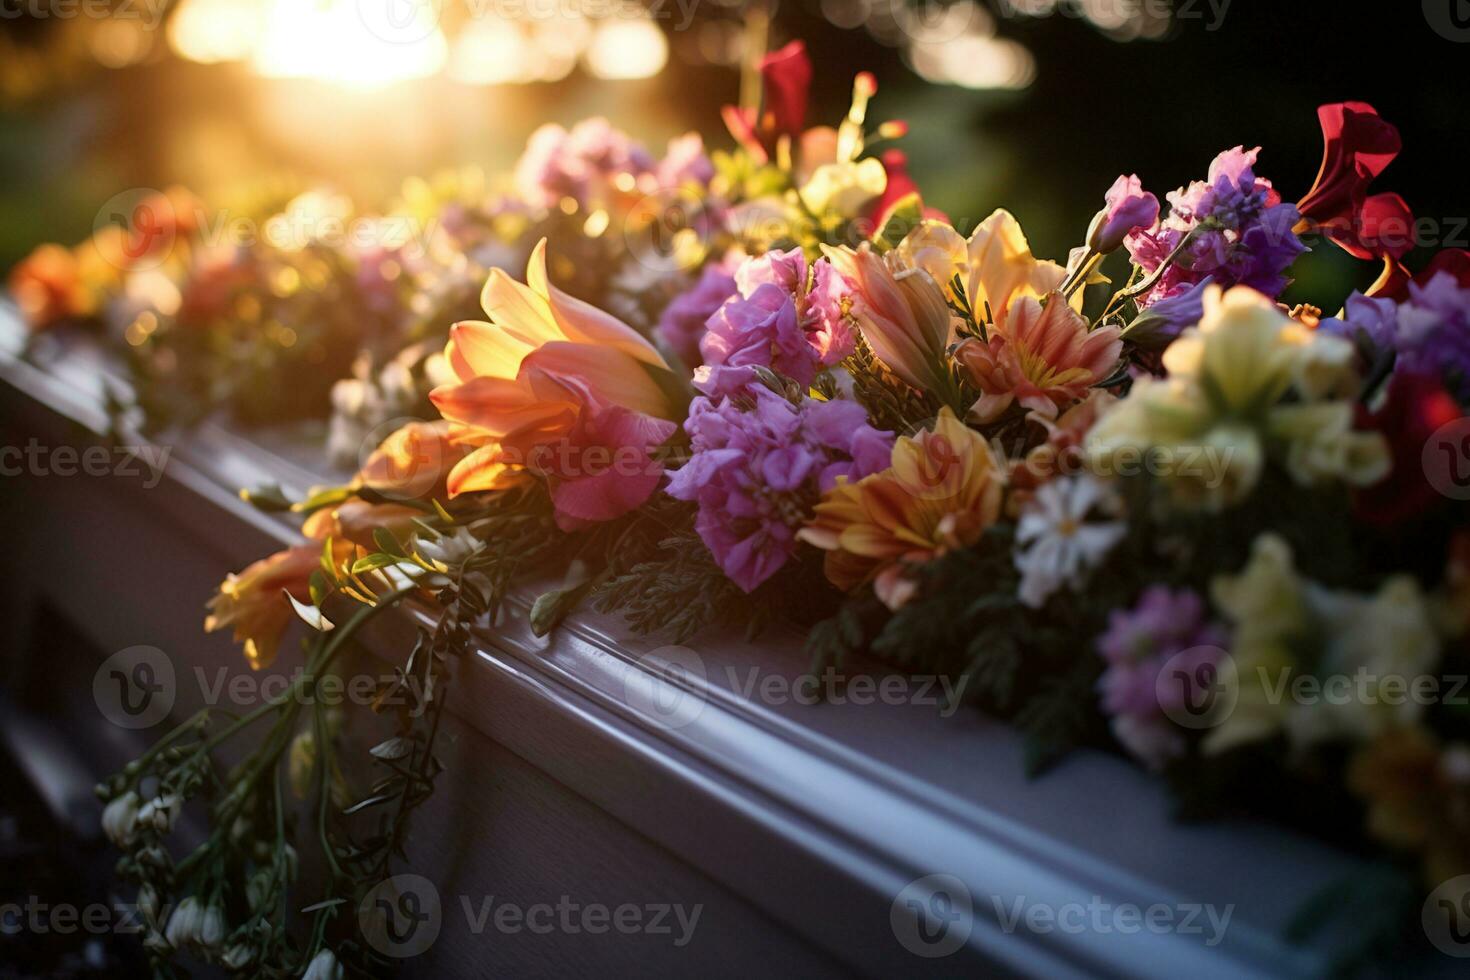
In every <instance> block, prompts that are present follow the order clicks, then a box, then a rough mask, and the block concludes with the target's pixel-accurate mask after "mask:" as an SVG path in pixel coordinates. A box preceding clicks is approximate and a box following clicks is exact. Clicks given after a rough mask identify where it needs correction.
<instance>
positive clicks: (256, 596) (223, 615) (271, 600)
mask: <svg viewBox="0 0 1470 980" xmlns="http://www.w3.org/2000/svg"><path fill="white" fill-rule="evenodd" d="M333 548H334V550H336V551H340V552H342V554H341V555H339V556H338V560H339V561H340V560H341V558H343V557H345V554H346V552H347V551H350V550H351V548H352V545H350V544H347V543H346V542H343V543H341V544H337V543H335V542H334V544H333ZM321 554H322V549H321V548H320V546H318V545H316V544H302V545H297V546H296V547H294V548H287V549H286V550H284V551H278V552H276V553H275V554H273V555H271V556H269V557H267V558H262V559H260V560H259V561H257V562H255V563H253V564H251V565H250V566H249V567H247V568H246V569H245V570H244V571H242V572H240V573H239V574H234V573H231V574H230V575H229V576H228V577H227V578H226V579H225V580H224V581H223V582H222V583H220V587H219V591H218V592H216V593H215V596H214V598H213V599H211V600H209V616H208V617H206V618H205V620H204V631H205V632H206V633H213V632H214V631H215V630H217V629H223V628H224V627H226V626H233V627H234V628H235V642H237V643H244V644H245V659H246V660H248V661H249V662H250V666H251V667H252V668H253V669H255V670H259V669H261V668H262V667H269V666H270V665H271V664H272V663H273V662H274V661H275V659H276V649H277V647H279V646H280V642H281V634H283V633H285V632H286V626H287V625H288V624H289V623H290V622H291V618H292V615H293V613H292V612H291V606H290V603H288V602H287V601H286V597H285V596H284V595H282V594H281V593H282V592H286V593H289V594H290V595H291V597H292V598H294V599H295V600H296V601H297V602H310V601H311V591H310V588H309V583H310V580H311V573H312V572H313V571H315V570H316V569H317V567H318V566H319V563H320V561H321Z"/></svg>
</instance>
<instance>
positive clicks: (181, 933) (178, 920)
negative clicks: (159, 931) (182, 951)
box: [163, 895, 204, 949]
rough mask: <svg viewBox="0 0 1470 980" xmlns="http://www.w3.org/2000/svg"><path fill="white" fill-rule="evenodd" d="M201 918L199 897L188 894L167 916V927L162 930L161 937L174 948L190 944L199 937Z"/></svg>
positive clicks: (201, 911)
mask: <svg viewBox="0 0 1470 980" xmlns="http://www.w3.org/2000/svg"><path fill="white" fill-rule="evenodd" d="M203 920H204V908H203V907H202V906H201V905H200V904H199V899H197V898H195V897H194V896H193V895H190V896H189V897H188V898H186V899H184V900H183V901H182V902H180V903H179V907H178V908H176V909H174V913H173V915H170V916H169V917H168V928H167V929H165V930H164V933H163V937H164V939H165V940H167V941H168V944H169V945H170V946H172V947H174V948H175V949H178V948H181V947H183V946H187V945H191V944H193V943H194V941H195V940H196V939H197V938H198V937H199V928H200V926H201V925H202V923H203Z"/></svg>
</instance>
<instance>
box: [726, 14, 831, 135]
mask: <svg viewBox="0 0 1470 980" xmlns="http://www.w3.org/2000/svg"><path fill="white" fill-rule="evenodd" d="M758 67H759V69H760V73H761V81H762V83H763V86H764V96H763V99H764V106H763V108H762V111H761V113H760V115H759V116H757V114H756V112H755V110H753V109H748V108H740V107H738V106H733V105H727V106H725V107H724V109H723V110H721V115H722V116H723V117H724V120H725V126H726V128H728V129H729V130H730V135H731V136H733V137H735V141H736V142H737V143H739V144H740V145H741V146H743V147H745V149H746V150H747V151H748V152H749V153H750V154H751V156H753V157H755V158H756V159H757V160H759V161H760V162H761V163H764V162H765V161H767V160H769V159H770V156H771V153H772V151H774V150H775V148H776V142H777V140H779V139H780V138H781V137H782V136H790V137H791V138H792V140H793V141H795V140H796V139H798V138H799V137H800V136H801V131H802V127H803V126H805V125H806V106H807V94H808V91H809V89H810V88H811V84H812V63H811V59H810V58H808V57H807V53H806V44H805V43H804V42H802V41H792V42H791V43H790V44H788V45H786V46H785V47H784V48H782V49H781V50H779V51H772V52H771V53H770V54H767V55H766V56H765V57H763V58H762V59H761V60H760V64H759V66H758Z"/></svg>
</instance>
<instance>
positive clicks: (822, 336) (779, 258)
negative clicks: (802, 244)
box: [735, 248, 855, 367]
mask: <svg viewBox="0 0 1470 980" xmlns="http://www.w3.org/2000/svg"><path fill="white" fill-rule="evenodd" d="M735 283H736V285H738V286H739V287H740V292H741V294H742V295H745V296H749V295H750V294H751V293H753V292H754V291H755V290H756V288H757V287H759V286H761V285H763V284H765V283H771V284H773V285H777V286H780V287H781V288H782V289H784V290H786V292H787V293H789V294H790V295H791V298H792V300H793V301H794V302H795V303H796V314H797V319H798V322H799V324H800V326H801V330H802V332H803V333H805V334H806V337H807V341H808V342H809V343H810V344H811V345H812V347H813V348H814V349H815V350H816V352H817V358H818V360H819V361H820V362H821V364H822V366H823V367H831V366H832V365H834V364H837V363H839V362H841V361H842V359H843V358H845V357H847V355H849V354H851V353H852V351H853V346H854V344H855V341H854V339H853V336H852V328H851V327H849V326H848V324H847V320H846V319H844V318H843V315H842V309H843V302H844V300H845V299H846V298H847V297H848V296H849V295H850V294H851V292H852V290H851V289H850V288H849V287H848V285H847V281H846V280H845V279H843V278H842V276H841V275H840V274H838V272H837V270H836V269H834V268H832V265H831V263H829V262H828V261H827V260H826V259H818V260H817V261H816V262H813V263H811V264H810V265H808V263H807V260H806V256H805V255H803V254H802V251H801V249H799V248H793V249H790V250H789V251H785V252H767V253H766V254H765V255H762V256H761V257H760V258H756V259H749V260H748V261H746V262H745V263H744V264H743V265H741V267H740V269H739V270H738V271H737V272H736V273H735Z"/></svg>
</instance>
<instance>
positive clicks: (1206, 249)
mask: <svg viewBox="0 0 1470 980" xmlns="http://www.w3.org/2000/svg"><path fill="white" fill-rule="evenodd" d="M1259 153H1260V147H1257V148H1255V149H1253V150H1246V149H1244V148H1242V147H1239V146H1237V147H1235V148H1234V149H1231V150H1226V151H1224V152H1223V153H1221V154H1220V155H1219V156H1217V157H1215V159H1214V161H1213V162H1212V163H1211V164H1210V171H1209V175H1208V178H1207V179H1206V180H1204V181H1195V182H1194V183H1192V184H1190V185H1189V186H1188V187H1187V188H1180V189H1178V190H1176V191H1172V192H1170V193H1169V195H1168V199H1169V215H1168V217H1167V218H1165V219H1164V220H1163V221H1161V222H1158V223H1156V224H1155V225H1154V226H1153V227H1151V228H1146V229H1141V230H1137V231H1134V233H1133V234H1131V235H1129V236H1128V237H1127V238H1126V240H1125V241H1124V244H1125V245H1126V246H1127V247H1128V253H1129V254H1130V255H1131V256H1132V257H1133V261H1134V262H1135V263H1137V264H1138V265H1139V266H1140V267H1142V268H1143V270H1144V271H1145V272H1147V273H1154V272H1155V271H1157V270H1158V269H1159V268H1160V267H1161V266H1163V265H1164V264H1165V263H1166V262H1168V263H1169V264H1168V267H1167V268H1166V269H1164V271H1163V272H1162V273H1161V274H1160V276H1159V278H1158V280H1157V281H1156V282H1155V283H1154V285H1153V286H1152V287H1151V288H1150V289H1149V290H1148V291H1147V292H1145V293H1144V294H1143V295H1142V296H1140V297H1139V298H1138V307H1139V309H1140V311H1142V310H1146V309H1147V308H1148V307H1150V306H1152V305H1153V304H1154V303H1157V302H1160V301H1162V300H1165V299H1171V298H1175V297H1178V296H1180V295H1182V294H1184V292H1185V291H1186V290H1187V289H1188V288H1189V287H1192V286H1196V285H1198V284H1199V283H1201V282H1203V281H1204V280H1205V279H1207V278H1208V279H1212V280H1213V281H1214V282H1215V283H1216V284H1218V285H1220V286H1234V285H1236V284H1242V285H1246V286H1250V287H1251V288H1253V289H1256V290H1259V291H1260V292H1262V293H1265V294H1266V295H1267V296H1270V297H1271V298H1273V299H1274V298H1275V297H1277V296H1279V295H1280V294H1281V291H1282V290H1283V289H1285V288H1286V286H1287V284H1288V283H1289V282H1290V280H1289V279H1288V278H1287V276H1286V269H1287V267H1289V266H1290V265H1291V264H1292V262H1294V261H1295V260H1296V257H1297V256H1298V255H1300V254H1301V253H1302V252H1304V251H1306V246H1305V245H1303V244H1302V243H1301V241H1300V240H1298V238H1297V236H1296V233H1295V232H1293V231H1292V227H1293V226H1294V225H1295V224H1296V222H1297V211H1296V208H1295V207H1294V206H1293V205H1290V204H1284V203H1282V201H1281V195H1280V194H1278V193H1277V192H1276V190H1275V189H1274V188H1273V187H1272V186H1271V182H1270V181H1269V180H1266V179H1264V178H1261V177H1257V176H1256V174H1255V164H1256V157H1257V155H1258V154H1259ZM1186 241H1187V244H1186ZM1181 245H1182V246H1183V248H1182V250H1181V251H1178V252H1177V254H1176V250H1179V249H1180V246H1181ZM1171 256H1173V259H1172V261H1170V257H1171Z"/></svg>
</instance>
